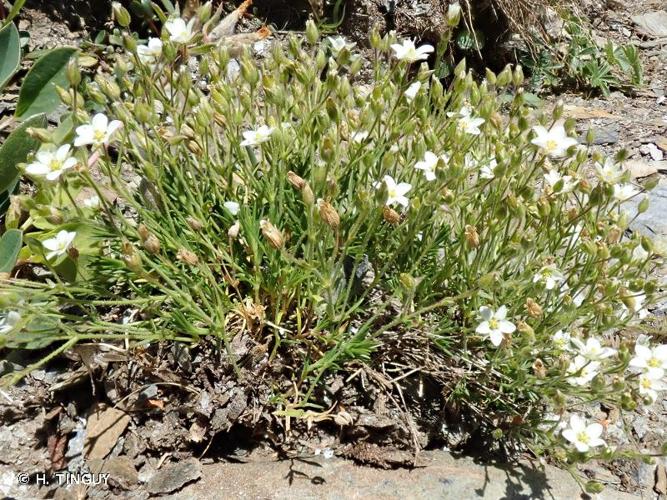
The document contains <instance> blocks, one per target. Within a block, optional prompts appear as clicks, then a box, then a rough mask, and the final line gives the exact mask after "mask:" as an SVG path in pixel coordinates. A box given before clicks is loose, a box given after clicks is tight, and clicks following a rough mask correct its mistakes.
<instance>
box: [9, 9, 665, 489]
mask: <svg viewBox="0 0 667 500" xmlns="http://www.w3.org/2000/svg"><path fill="white" fill-rule="evenodd" d="M84 3H85V2H84ZM256 3H257V4H258V5H259V7H258V10H257V11H256V14H257V15H258V16H264V17H268V18H269V19H270V20H273V21H274V22H275V23H276V24H277V25H278V27H279V28H282V27H290V25H289V22H290V20H293V19H294V17H295V16H299V15H302V13H303V8H302V7H298V6H295V7H293V8H294V9H295V10H294V12H293V13H291V14H289V15H286V14H285V13H284V11H281V10H280V8H279V6H278V5H277V4H278V3H279V2H256ZM395 3H396V4H400V5H399V6H400V9H399V13H400V16H398V17H394V21H393V24H394V26H389V27H390V28H396V29H398V30H399V31H400V30H401V28H402V27H405V26H408V25H410V26H411V27H412V28H411V29H412V30H414V27H415V26H422V28H420V29H421V30H422V32H424V33H426V32H427V31H428V29H427V28H426V27H425V26H427V24H428V21H429V20H430V21H431V23H432V22H433V19H432V18H433V16H434V14H433V11H429V9H428V6H429V5H431V3H430V2H419V1H405V2H395ZM37 4H38V2H34V3H33V5H32V6H31V7H30V8H28V9H26V11H25V12H24V14H23V15H22V18H21V21H20V28H21V29H22V30H26V31H29V32H30V34H31V39H30V42H29V43H30V46H31V48H32V49H39V48H46V47H53V46H57V45H68V44H73V43H76V41H77V40H81V39H84V38H85V37H86V36H89V35H90V34H91V33H92V32H94V29H93V27H92V26H89V25H88V24H87V21H86V20H84V19H83V18H80V17H78V16H73V15H71V12H68V13H63V12H62V9H58V8H55V10H54V8H47V9H44V8H43V7H41V6H40V5H37ZM351 4H354V5H355V7H356V8H355V9H353V10H351V11H350V12H349V17H347V18H346V21H345V23H344V24H343V26H342V27H341V29H342V30H344V31H345V32H347V33H348V34H350V35H351V36H353V37H360V36H361V34H363V35H364V36H365V34H366V33H367V28H368V26H369V23H370V22H371V21H373V20H374V18H373V16H375V18H376V20H379V21H382V22H386V20H387V19H388V18H387V16H386V10H387V5H390V4H394V2H382V1H379V0H378V1H368V0H363V1H361V0H358V1H356V2H351ZM29 5H30V4H29ZM49 5H51V4H49ZM294 5H296V3H295V4H294ZM35 7H40V8H35ZM593 7H594V8H597V9H599V10H598V12H599V14H600V15H599V16H596V18H595V29H596V31H597V34H598V35H599V36H602V37H608V38H611V39H613V40H615V41H618V42H623V43H627V42H632V43H634V44H636V45H637V46H639V47H640V49H641V54H642V60H643V62H644V68H645V85H644V86H643V87H642V88H639V89H635V90H634V91H632V92H629V93H620V92H612V93H611V95H609V96H607V97H600V96H596V97H591V96H585V95H583V94H581V93H574V92H571V93H562V94H558V95H544V96H541V97H542V99H543V100H545V101H546V102H547V105H553V104H554V103H555V102H556V101H558V100H562V101H564V103H565V114H566V116H568V117H571V118H574V119H576V120H577V123H578V129H579V130H580V132H581V134H582V137H583V135H585V133H586V131H587V130H588V129H589V128H592V129H593V130H594V132H595V136H596V139H595V145H596V147H598V148H600V149H601V150H602V151H603V152H604V153H606V154H613V153H615V152H617V151H619V150H620V149H627V150H628V151H629V154H630V159H629V161H628V162H627V164H626V167H627V168H629V169H630V170H631V171H632V172H633V176H634V177H635V178H636V179H637V180H638V181H639V182H645V181H646V180H647V179H650V178H655V177H657V178H658V180H659V183H658V187H657V188H656V189H655V190H653V191H652V192H651V194H650V195H649V196H650V197H651V202H652V203H651V208H650V209H649V211H648V212H646V213H645V214H642V216H641V217H640V218H638V219H637V220H636V221H635V222H634V223H633V226H632V227H633V230H638V231H644V232H647V233H649V234H652V235H654V236H658V238H664V239H665V244H667V21H665V23H664V24H661V22H660V17H655V16H653V15H652V16H649V17H648V18H647V17H641V16H644V15H646V14H651V13H653V12H656V11H660V9H665V8H666V6H665V4H664V1H663V0H639V1H635V2H629V1H627V0H608V1H606V2H603V3H601V4H600V5H598V6H593ZM74 10H76V9H72V11H74ZM663 12H664V10H663ZM664 13H665V17H667V12H664ZM435 15H437V12H436V13H435ZM281 16H282V17H281ZM401 16H402V17H401ZM436 17H437V16H436ZM247 22H248V23H249V25H253V23H256V22H257V21H253V20H250V21H247ZM661 30H662V31H661ZM413 32H414V31H413ZM425 36H426V37H428V34H426V35H425ZM10 90H11V89H10ZM14 98H15V96H13V94H12V93H11V92H9V93H7V94H6V95H4V96H3V98H2V100H1V101H0V114H2V112H3V110H5V111H6V110H10V109H11V108H12V106H13V99H14ZM653 314H654V318H653V319H652V320H651V323H650V325H651V327H652V330H653V333H654V334H655V335H662V336H663V338H665V339H667V301H666V302H664V303H663V304H662V305H658V307H657V308H656V309H655V310H654V311H653ZM629 334H632V332H629ZM107 354H108V355H109V356H110V357H109V360H111V359H113V353H110V354H109V353H107ZM12 362H16V363H19V362H20V360H13V361H12V360H4V361H1V362H0V367H1V368H2V369H0V372H2V371H4V370H5V369H6V368H7V363H12ZM88 377H89V373H88V372H87V370H86V369H85V368H82V369H80V370H78V371H76V372H74V373H65V372H63V367H62V366H61V367H58V366H55V367H52V368H49V369H48V370H42V371H39V372H37V373H35V374H33V375H32V377H31V378H30V380H29V384H28V385H24V386H21V387H17V388H12V389H10V390H0V420H2V421H3V422H4V425H3V426H2V428H0V496H8V497H15V498H36V497H40V498H42V497H50V496H53V495H55V496H54V498H74V497H76V498H83V497H85V495H86V494H88V495H89V496H90V497H94V498H112V497H117V496H118V497H125V498H147V497H149V496H151V495H172V496H171V497H168V498H174V499H176V498H183V499H185V498H219V497H220V496H221V495H225V496H230V497H239V498H241V497H247V498H269V497H272V498H287V497H298V498H334V497H336V498H340V497H345V498H347V497H350V498H405V497H412V498H417V497H418V498H432V497H449V496H452V497H453V496H455V495H458V496H459V497H462V498H470V497H472V496H478V497H481V498H577V497H578V496H579V494H580V491H579V489H578V486H577V484H576V483H575V482H574V480H573V479H571V476H570V475H569V474H568V473H566V472H564V471H560V470H556V469H553V468H551V467H547V468H546V469H544V470H543V469H541V468H540V467H539V466H537V465H536V464H530V465H529V464H523V465H519V464H514V465H512V466H511V467H507V466H491V465H482V464H480V463H477V462H476V461H475V460H473V459H471V458H454V457H453V456H452V455H451V454H449V453H446V452H424V453H421V454H420V455H419V456H418V457H417V459H416V465H417V467H416V468H414V469H413V470H411V471H410V470H407V469H398V470H388V471H381V470H378V469H372V468H362V467H359V466H357V465H354V463H353V462H351V461H347V460H345V459H343V458H340V457H339V456H338V455H340V453H338V451H337V450H336V447H335V443H331V448H329V447H327V443H326V442H325V443H324V444H323V446H322V448H313V449H311V450H310V451H308V453H304V454H302V455H300V456H290V457H284V456H277V455H275V454H274V453H272V452H270V451H268V450H262V449H259V450H257V449H256V450H254V451H252V452H251V451H249V450H246V449H243V448H238V449H237V448H236V447H235V446H231V447H230V446H224V445H221V444H220V443H217V442H216V443H212V442H208V443H207V442H206V441H203V442H202V438H201V432H202V431H201V429H200V428H198V427H197V425H194V424H193V426H192V427H191V428H190V429H188V433H189V434H188V436H187V438H188V439H191V440H192V442H193V443H197V445H198V446H199V447H198V448H197V449H198V450H199V451H198V453H197V454H195V455H194V456H191V454H189V455H188V454H183V453H181V452H170V451H167V449H166V448H165V450H164V451H161V452H159V453H152V454H148V453H145V450H146V441H151V440H152V441H151V442H156V443H163V444H164V443H165V442H168V441H169V439H171V438H173V439H175V437H174V436H173V434H174V427H173V426H171V424H170V422H169V419H168V418H166V417H165V418H164V420H163V421H162V422H160V423H159V424H158V423H155V424H151V427H150V428H149V427H144V428H139V427H137V426H136V424H135V422H134V421H133V419H132V418H131V417H130V416H128V414H127V413H125V412H122V411H120V410H118V409H117V408H112V407H104V406H97V407H94V408H93V410H92V411H90V407H91V403H92V402H93V401H95V400H96V395H95V394H85V395H83V396H82V395H81V394H79V395H78V396H77V397H76V398H70V402H69V403H63V404H62V405H61V406H57V407H55V408H54V409H53V410H50V411H44V410H39V408H40V406H39V405H40V404H41V403H40V402H41V401H44V400H47V399H49V398H50V397H52V396H53V394H54V393H60V394H62V393H65V394H68V391H73V390H74V391H77V390H82V387H84V388H85V387H87V388H88V389H84V390H90V389H89V388H90V387H91V385H90V384H89V385H85V382H86V381H87V379H88ZM82 382H84V384H83V385H81V383H82ZM178 383H179V382H178V380H175V381H174V380H169V379H165V380H162V381H160V382H157V383H156V384H153V385H150V384H149V385H146V386H145V387H144V388H143V390H142V391H140V393H138V394H136V395H135V396H138V400H141V401H142V404H148V405H149V406H150V409H151V411H152V412H153V413H156V412H158V413H159V412H160V411H161V410H163V408H162V407H161V405H164V402H163V401H162V400H160V399H159V398H155V393H156V391H157V389H156V386H157V385H159V384H178ZM92 387H95V385H93V386H92ZM107 389H109V388H108V387H107V388H105V390H107ZM141 398H143V399H141ZM61 399H62V398H61ZM232 403H233V401H232ZM231 406H233V404H232V405H231ZM590 413H591V415H592V416H593V417H596V418H597V419H599V420H600V421H603V422H605V424H606V425H607V431H608V433H609V435H610V436H613V439H614V440H616V442H617V443H618V444H628V443H631V444H633V445H635V446H636V447H637V449H640V450H643V451H649V452H655V451H657V450H659V449H660V447H661V446H662V444H663V443H664V442H666V441H667V436H665V433H666V432H667V399H663V400H662V401H658V402H656V403H655V404H654V405H652V406H651V407H647V408H641V409H640V410H639V411H638V412H637V413H636V414H635V415H631V416H626V417H625V420H623V421H621V419H620V418H619V416H618V415H615V414H613V413H610V412H609V411H608V410H607V409H606V408H591V409H590ZM22 414H30V415H32V416H33V417H32V418H30V419H25V418H21V415H22ZM63 422H66V425H64V424H63ZM152 422H156V420H152ZM375 425H378V426H380V427H378V428H381V423H377V422H376V423H375ZM56 430H57V432H56ZM147 436H148V437H147ZM236 438H239V436H236ZM265 438H266V440H267V441H270V436H265ZM231 440H232V441H233V440H234V436H233V433H232V438H231ZM167 448H168V447H167ZM213 450H215V451H216V453H211V452H212V451H213ZM220 450H223V451H224V453H217V452H218V451H220ZM372 452H373V451H372V450H371V451H369V453H372ZM84 455H85V456H86V457H87V464H88V466H89V468H90V470H91V471H93V472H96V473H97V472H99V473H109V474H110V480H109V484H108V486H106V487H102V486H99V485H98V486H91V485H74V486H71V487H70V488H69V489H65V488H58V487H56V485H55V483H54V482H51V484H49V485H46V484H41V485H37V484H35V478H36V477H38V474H42V473H45V472H48V471H50V470H58V469H60V468H62V467H64V466H65V465H66V464H67V467H68V468H69V469H70V470H75V469H76V468H77V467H79V466H80V465H81V464H82V463H83V461H84V459H83V456H84ZM216 455H217V457H216ZM220 456H224V457H225V459H224V460H219V457H220ZM390 458H391V457H390ZM399 458H400V457H399ZM399 458H397V459H396V460H394V462H392V461H391V460H390V459H389V458H387V460H388V462H387V463H404V462H405V460H404V458H400V459H399ZM409 458H410V460H412V459H413V458H414V457H409ZM666 466H667V459H665V458H662V459H657V460H656V461H655V463H652V464H647V463H641V462H631V461H624V462H621V461H617V462H614V463H612V464H610V465H602V464H587V465H586V466H583V467H582V468H581V471H582V472H583V473H584V474H585V475H586V476H588V477H590V478H591V479H593V478H594V479H596V480H598V481H600V482H602V483H604V484H606V485H607V491H606V493H605V494H603V495H602V496H601V498H610V499H611V498H616V499H622V498H632V497H633V495H634V496H641V497H643V498H660V499H665V498H667V474H666V473H665V467H666ZM23 472H25V473H28V474H30V478H31V484H29V485H23V484H20V481H19V477H20V476H19V474H20V473H23ZM52 481H53V480H52ZM221 488H222V490H221ZM621 492H630V493H621Z"/></svg>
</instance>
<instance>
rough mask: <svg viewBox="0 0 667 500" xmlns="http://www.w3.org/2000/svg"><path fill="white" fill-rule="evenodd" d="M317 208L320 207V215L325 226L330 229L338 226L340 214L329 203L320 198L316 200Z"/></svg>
mask: <svg viewBox="0 0 667 500" xmlns="http://www.w3.org/2000/svg"><path fill="white" fill-rule="evenodd" d="M317 208H319V209H320V217H322V220H323V221H324V223H325V224H326V225H327V226H329V227H331V228H332V229H337V228H338V227H339V226H340V216H339V215H338V212H336V209H335V208H334V207H333V205H331V203H329V202H328V201H324V200H323V199H322V198H320V199H318V200H317Z"/></svg>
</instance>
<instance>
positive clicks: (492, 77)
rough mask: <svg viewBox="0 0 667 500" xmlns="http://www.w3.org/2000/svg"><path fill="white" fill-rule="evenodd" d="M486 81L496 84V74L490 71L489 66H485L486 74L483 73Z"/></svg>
mask: <svg viewBox="0 0 667 500" xmlns="http://www.w3.org/2000/svg"><path fill="white" fill-rule="evenodd" d="M485 78H486V81H487V82H488V84H489V85H495V84H496V74H495V73H494V72H493V71H491V70H490V69H489V68H486V75H485Z"/></svg>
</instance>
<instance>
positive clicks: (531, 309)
mask: <svg viewBox="0 0 667 500" xmlns="http://www.w3.org/2000/svg"><path fill="white" fill-rule="evenodd" d="M524 307H525V308H526V311H527V312H528V316H530V317H531V318H539V317H540V316H542V307H541V306H540V305H539V304H538V303H537V302H535V301H534V300H533V299H531V298H530V297H529V298H527V299H526V304H525V306H524Z"/></svg>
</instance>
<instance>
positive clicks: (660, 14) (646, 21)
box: [632, 10, 667, 38]
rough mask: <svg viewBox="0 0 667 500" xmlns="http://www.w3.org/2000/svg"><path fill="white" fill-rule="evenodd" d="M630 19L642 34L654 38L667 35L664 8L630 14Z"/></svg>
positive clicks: (666, 14)
mask: <svg viewBox="0 0 667 500" xmlns="http://www.w3.org/2000/svg"><path fill="white" fill-rule="evenodd" d="M632 21H633V22H634V23H635V24H636V25H637V28H638V31H639V32H640V33H641V34H642V35H646V36H650V37H655V38H662V37H667V11H665V10H658V11H654V12H647V13H645V14H641V15H637V16H632Z"/></svg>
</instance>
